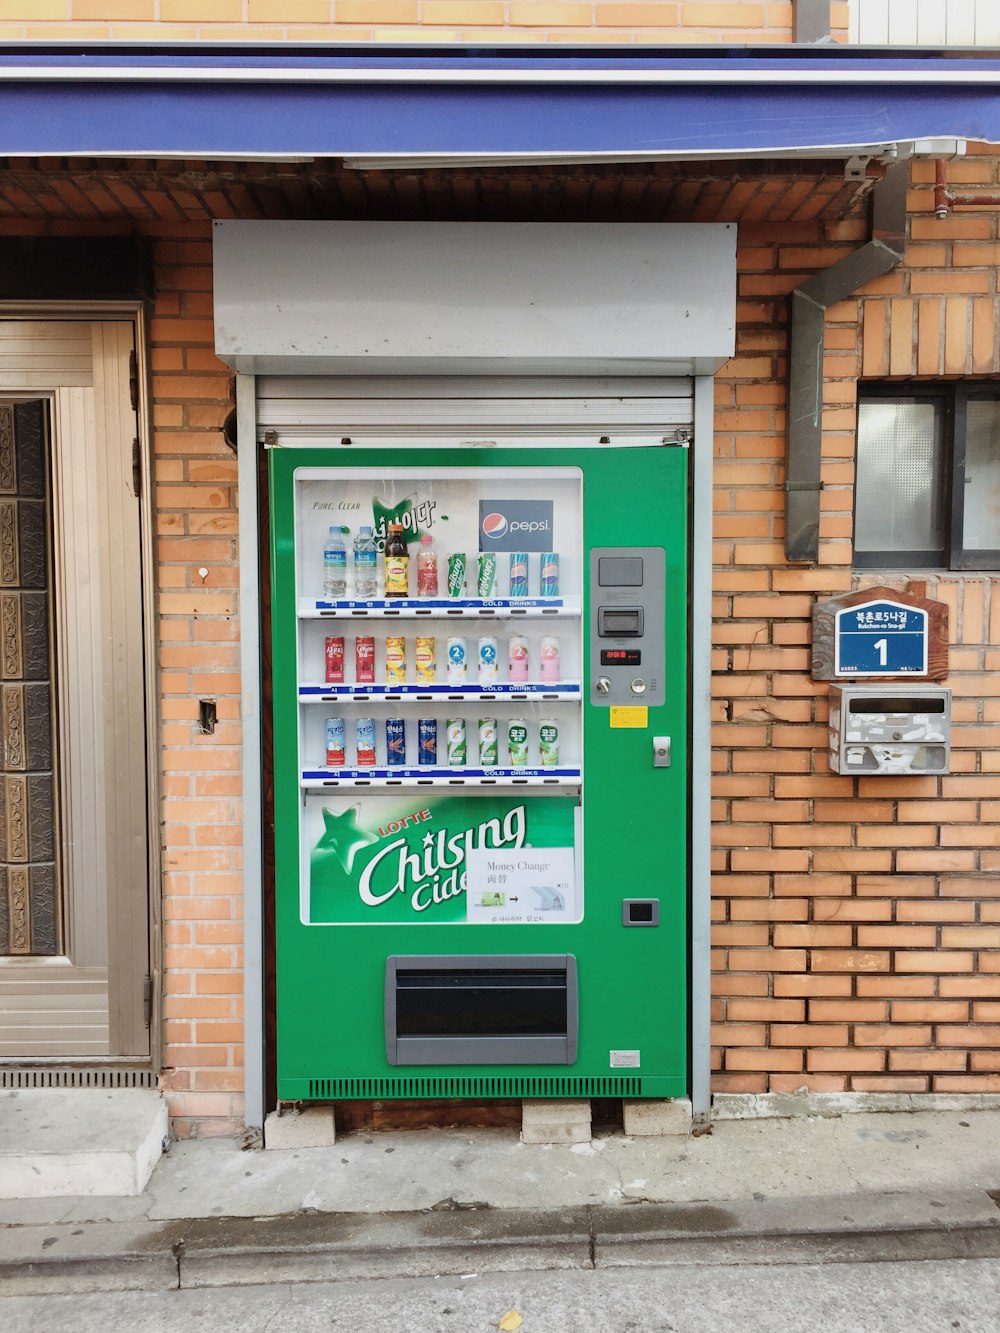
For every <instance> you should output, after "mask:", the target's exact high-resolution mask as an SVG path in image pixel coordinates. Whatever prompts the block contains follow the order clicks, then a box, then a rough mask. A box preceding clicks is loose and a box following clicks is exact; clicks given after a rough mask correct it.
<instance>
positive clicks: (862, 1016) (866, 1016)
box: [809, 999, 888, 1023]
mask: <svg viewBox="0 0 1000 1333" xmlns="http://www.w3.org/2000/svg"><path fill="white" fill-rule="evenodd" d="M887 1010H888V1006H887V1004H886V1002H885V1001H884V1000H822V999H813V1000H810V1001H809V1020H810V1022H812V1021H813V1020H814V1019H815V1020H816V1021H817V1022H818V1023H878V1022H881V1021H883V1020H884V1019H885V1017H886V1014H887Z"/></svg>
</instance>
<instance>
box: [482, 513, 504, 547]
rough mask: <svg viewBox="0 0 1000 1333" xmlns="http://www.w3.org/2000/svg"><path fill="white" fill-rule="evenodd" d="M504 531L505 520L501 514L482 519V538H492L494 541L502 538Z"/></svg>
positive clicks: (493, 514) (489, 515)
mask: <svg viewBox="0 0 1000 1333" xmlns="http://www.w3.org/2000/svg"><path fill="white" fill-rule="evenodd" d="M506 531H507V520H506V518H504V516H503V514H497V513H492V514H487V515H486V517H485V518H484V519H483V536H484V537H492V538H493V539H494V540H496V539H497V538H498V537H502V536H503V535H504V533H505V532H506Z"/></svg>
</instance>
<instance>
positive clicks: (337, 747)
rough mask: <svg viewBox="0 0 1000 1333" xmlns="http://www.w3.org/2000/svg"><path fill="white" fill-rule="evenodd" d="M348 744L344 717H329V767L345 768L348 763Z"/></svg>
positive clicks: (327, 756) (327, 721)
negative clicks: (346, 748)
mask: <svg viewBox="0 0 1000 1333" xmlns="http://www.w3.org/2000/svg"><path fill="white" fill-rule="evenodd" d="M346 744H347V734H346V728H345V727H344V719H343V718H342V717H328V718H327V719H326V766H327V768H343V767H344V765H345V764H346V763H347V754H346V752H345V746H346Z"/></svg>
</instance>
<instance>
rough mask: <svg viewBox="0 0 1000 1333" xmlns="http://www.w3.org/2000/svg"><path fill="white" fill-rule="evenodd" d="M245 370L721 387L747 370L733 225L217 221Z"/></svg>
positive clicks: (219, 341) (227, 340)
mask: <svg viewBox="0 0 1000 1333" xmlns="http://www.w3.org/2000/svg"><path fill="white" fill-rule="evenodd" d="M213 238H214V263H215V345H216V351H217V352H218V354H219V356H221V357H222V359H223V360H224V361H226V362H227V363H228V364H229V365H230V366H232V367H233V368H234V369H235V370H238V371H242V372H245V373H248V374H249V373H256V374H296V375H302V374H341V375H359V374H364V375H373V374H401V375H407V374H409V375H427V374H447V375H469V374H484V375H498V374H501V375H502V374H511V375H523V374H536V375H537V374H551V375H567V374H577V375H592V374H601V375H605V374H615V375H692V374H695V375H706V374H713V373H714V372H715V371H716V370H718V369H719V367H720V366H721V365H722V364H723V363H724V362H725V361H726V360H727V359H728V358H729V357H731V356H732V355H733V351H734V346H735V314H736V227H735V225H734V224H731V223H719V224H704V223H698V224H697V225H694V224H686V223H662V224H661V223H649V224H642V223H620V224H615V223H499V222H471V223H470V222H216V223H215V226H214V230H213Z"/></svg>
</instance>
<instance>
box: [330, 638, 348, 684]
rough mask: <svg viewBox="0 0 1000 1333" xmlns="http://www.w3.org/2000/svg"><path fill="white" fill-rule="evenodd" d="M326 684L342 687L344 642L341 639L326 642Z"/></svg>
mask: <svg viewBox="0 0 1000 1333" xmlns="http://www.w3.org/2000/svg"><path fill="white" fill-rule="evenodd" d="M326 683H327V684H328V685H343V683H344V640H343V639H342V638H336V639H327V641H326Z"/></svg>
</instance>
